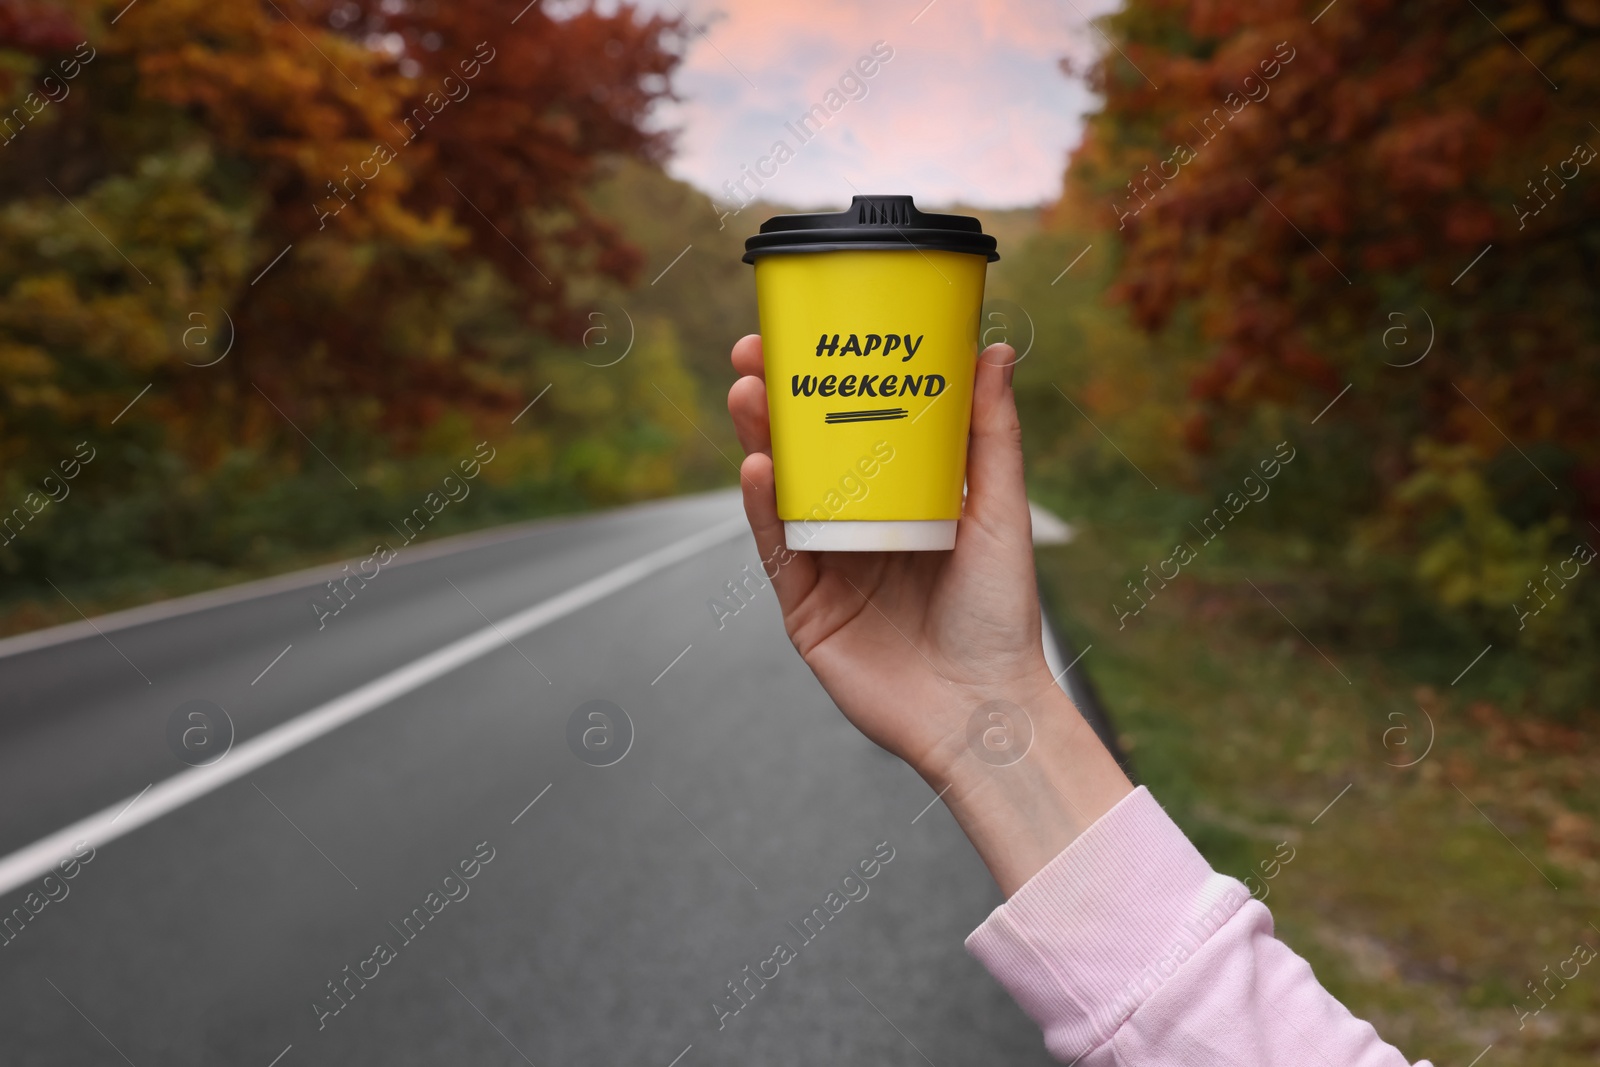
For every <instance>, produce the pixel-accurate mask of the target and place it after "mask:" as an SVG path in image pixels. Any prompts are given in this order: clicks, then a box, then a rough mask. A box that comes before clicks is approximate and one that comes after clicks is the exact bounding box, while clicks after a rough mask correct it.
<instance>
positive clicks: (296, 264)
mask: <svg viewBox="0 0 1600 1067" xmlns="http://www.w3.org/2000/svg"><path fill="white" fill-rule="evenodd" d="M680 45H681V42H680V41H679V39H678V37H677V27H676V23H675V22H673V21H672V20H668V19H663V18H660V17H657V16H644V15H641V14H639V13H638V12H637V11H636V10H635V9H634V8H632V7H630V6H627V5H619V6H616V7H614V8H608V9H607V10H606V11H601V10H597V9H596V8H595V7H593V6H589V5H571V4H569V5H564V7H563V12H562V14H561V15H560V16H559V17H557V16H551V15H549V14H548V13H547V12H546V11H545V10H544V5H542V4H533V5H524V4H513V3H497V2H493V0H467V2H464V3H452V4H440V3H433V2H431V0H406V2H403V3H396V2H394V0H388V2H386V3H384V4H382V5H379V4H372V5H370V6H363V5H361V4H356V3H343V4H327V3H323V2H308V3H300V2H296V0H247V2H244V3H228V4H214V3H207V2H204V0H138V2H137V3H136V4H132V5H129V4H127V3H126V0H121V2H117V0H63V2H55V3H44V2H41V0H0V93H3V94H4V97H5V102H6V113H7V114H12V113H13V112H14V111H15V113H16V121H14V122H13V123H12V125H11V127H10V128H9V129H6V130H4V132H0V141H3V143H0V466H3V469H4V477H3V478H0V481H4V482H5V483H6V484H5V485H3V486H0V488H3V489H5V490H6V491H7V494H8V496H7V498H8V500H9V499H11V498H12V497H16V496H20V495H21V494H22V493H24V492H25V491H26V490H27V485H28V484H30V480H33V481H36V480H37V477H38V476H39V472H41V471H44V470H47V469H48V468H49V466H50V465H51V464H52V463H53V462H55V457H57V456H58V455H63V456H64V455H70V454H71V452H72V448H73V447H74V445H75V443H76V442H78V441H80V440H83V439H84V438H85V437H86V436H94V435H98V436H99V438H100V439H104V440H107V441H110V442H113V443H115V445H116V447H114V448H112V449H110V450H108V453H107V455H108V458H107V459H106V460H103V461H97V462H101V463H102V466H101V468H100V471H99V473H100V474H101V478H100V479H99V482H98V483H97V484H98V485H99V489H98V490H97V491H99V492H104V493H107V494H110V496H108V497H107V498H106V499H105V500H104V501H102V503H103V504H104V506H105V507H106V508H107V509H109V510H107V511H104V512H103V513H102V518H106V519H107V521H105V522H103V523H102V525H104V526H106V527H107V529H108V530H110V529H111V528H112V527H115V526H116V524H117V523H116V522H113V521H111V520H110V519H109V518H107V516H114V515H115V514H116V510H115V508H113V507H111V504H110V503H109V501H110V500H111V499H112V498H113V497H114V498H116V499H126V498H127V497H128V494H130V493H131V492H132V489H131V486H132V485H133V484H134V483H140V484H143V485H145V486H146V496H147V497H148V498H149V499H148V501H147V502H146V504H144V505H141V507H142V508H143V512H141V513H142V514H147V516H159V517H149V518H147V519H143V520H139V521H137V522H135V521H134V520H132V519H128V520H127V522H129V523H131V524H132V525H131V527H130V528H128V529H123V530H120V531H119V532H117V533H115V534H111V533H108V534H107V535H106V536H107V537H111V536H117V537H119V538H121V540H122V541H126V542H129V543H142V544H145V545H146V546H147V547H149V548H150V550H151V551H152V552H154V553H155V554H156V555H157V556H160V555H163V554H173V553H176V554H180V555H181V554H182V552H184V551H189V550H192V549H193V545H194V544H195V542H196V539H197V538H199V537H200V536H201V533H202V531H204V530H206V528H207V524H205V523H197V522H195V521H194V516H195V515H196V514H197V512H196V511H194V510H193V509H192V508H188V507H186V506H185V504H184V502H185V500H186V499H187V498H189V497H191V496H193V497H196V498H198V497H199V496H205V495H206V494H213V495H214V494H215V493H218V492H224V491H227V492H233V493H243V494H244V496H243V497H242V498H239V499H244V500H248V499H249V498H250V497H251V494H254V496H255V497H260V498H263V499H264V498H265V497H267V496H270V494H271V493H272V492H274V491H276V490H275V489H274V488H273V487H275V486H278V485H280V484H282V483H283V481H284V479H288V478H291V477H294V476H296V475H297V472H299V471H302V470H307V469H317V470H322V471H323V472H324V474H326V475H327V476H328V477H333V474H332V471H331V469H330V468H328V467H327V466H324V465H323V464H324V458H323V457H319V454H318V453H319V451H320V452H321V453H323V456H324V457H325V456H329V455H333V456H339V457H340V458H341V459H342V461H343V462H344V464H347V465H350V466H352V467H353V468H356V469H355V470H354V471H353V472H352V473H354V474H355V475H356V476H357V479H359V480H361V481H369V479H367V478H361V477H360V475H361V472H362V471H363V470H366V471H368V472H369V473H370V476H371V477H370V480H373V481H378V482H382V481H383V479H384V478H387V477H390V476H391V474H392V471H391V468H392V461H393V462H397V461H400V460H403V459H404V458H405V457H406V456H408V455H421V454H424V453H426V452H427V451H428V450H430V449H440V448H444V447H446V446H445V445H444V444H443V443H442V442H443V441H445V440H446V439H447V438H452V437H463V436H466V435H470V434H471V433H472V432H473V431H472V426H473V424H474V423H475V422H481V421H483V420H485V419H488V418H490V417H492V418H493V419H494V420H495V421H496V423H497V424H498V423H500V422H502V421H504V422H509V418H510V416H511V415H513V414H515V413H516V412H517V411H518V410H519V409H520V408H521V407H522V406H523V405H524V404H525V403H526V402H527V399H528V393H529V392H530V391H531V390H530V386H531V385H532V384H533V382H534V381H536V380H537V381H541V382H542V383H548V382H549V381H550V380H551V377H552V375H551V374H548V373H542V372H536V367H537V366H538V364H540V362H541V361H544V362H549V361H550V360H551V359H554V358H556V354H557V353H558V352H559V346H560V345H561V343H562V342H563V341H566V342H572V341H574V340H576V338H577V337H578V336H580V334H581V328H582V324H583V322H584V321H585V320H584V317H583V311H584V309H583V308H582V307H577V306H575V305H574V302H573V293H574V292H575V291H578V290H587V289H590V288H592V287H593V285H594V284H595V281H596V280H597V279H610V280H611V281H612V282H615V283H623V282H626V281H628V280H629V279H630V278H632V277H634V276H635V275H636V273H637V270H638V267H639V261H638V255H637V253H636V252H635V251H634V250H633V249H632V248H631V247H630V246H629V244H628V243H627V242H626V241H625V240H624V239H623V237H622V236H621V235H620V234H619V233H618V232H616V231H615V229H614V228H612V227H610V226H608V225H607V224H605V223H604V222H603V221H602V220H600V219H599V218H597V217H596V216H595V214H594V213H593V212H592V211H591V210H590V209H589V208H588V207H587V205H586V200H585V192H586V190H587V189H588V187H589V186H590V185H591V184H592V183H593V181H594V180H595V178H596V177H597V174H598V169H597V168H599V167H600V166H601V162H602V160H603V159H606V158H615V157H617V156H632V157H635V158H639V159H642V160H648V161H656V160H659V159H660V158H661V156H662V154H663V153H664V152H665V151H666V150H667V148H668V142H667V140H666V138H665V135H663V134H661V133H659V132H653V131H650V130H649V129H647V121H646V120H647V116H648V114H649V112H650V110H651V108H652V107H653V105H654V103H655V102H656V101H657V100H659V99H662V98H663V97H664V96H666V95H667V94H668V93H669V91H670V90H669V86H668V80H667V79H668V76H669V75H670V74H671V73H672V71H673V69H674V67H675V65H676V63H677V62H678V56H679V50H680ZM74 57H76V58H74ZM69 69H70V71H71V76H70V77H68V76H67V75H66V73H65V72H66V71H67V70H69ZM52 87H53V88H52ZM30 94H32V95H31V96H30ZM30 101H31V102H30ZM19 109H20V110H19ZM224 351H227V352H228V356H227V358H225V359H222V358H220V357H221V355H222V353H223V352H224ZM662 351H663V352H665V351H666V349H663V350H662ZM662 358H667V359H669V360H670V359H672V358H675V357H672V356H670V355H666V356H663V357H662ZM673 373H674V372H673V371H672V369H671V368H670V367H663V368H662V376H663V380H671V377H672V374H673ZM646 399H647V400H649V401H650V402H651V403H650V404H649V405H647V406H646V408H645V409H643V410H642V411H640V412H638V413H637V415H638V417H639V418H640V419H642V420H643V421H644V423H645V424H647V425H648V424H651V423H652V422H653V420H654V419H655V418H656V417H657V414H658V412H657V408H656V407H655V406H653V405H659V407H660V409H661V410H664V411H666V412H667V413H668V414H670V408H668V407H667V406H666V405H665V404H664V403H661V402H660V400H659V397H658V396H657V395H656V394H654V393H652V394H651V396H650V397H649V398H646ZM564 402H565V401H562V400H559V399H558V400H557V401H556V402H555V403H554V404H552V405H549V407H548V408H547V410H548V411H549V412H550V413H551V415H552V416H554V415H558V414H559V413H560V412H561V411H562V406H561V405H562V404H563V403H564ZM130 404H131V405H132V406H131V407H130ZM672 417H673V418H674V419H676V418H677V416H675V415H673V416H672ZM549 421H550V425H549V426H548V427H547V428H545V429H541V430H539V431H536V432H535V434H534V435H532V436H530V438H529V439H528V441H527V442H526V443H525V447H527V448H528V449H530V450H532V452H531V453H530V454H533V453H537V454H540V455H544V454H546V453H549V454H558V453H560V452H561V451H562V450H563V449H566V448H567V447H569V446H570V445H572V444H574V443H575V442H576V441H577V440H578V438H579V437H581V436H582V435H584V434H587V433H593V432H598V430H597V429H596V428H594V427H592V426H585V425H583V424H582V420H581V419H579V417H578V416H576V415H575V416H573V417H572V419H571V420H569V421H565V422H563V421H561V420H559V419H555V418H552V419H551V420H549ZM677 432H678V430H677V428H676V427H674V428H673V430H672V431H671V432H670V433H669V434H668V435H667V439H673V437H672V435H673V434H675V433H677ZM683 432H689V433H692V432H693V431H692V430H689V429H687V428H685V429H684V431H683ZM540 434H545V435H550V436H546V437H540V436H539V435H540ZM386 471H390V472H391V474H386V473H385V472H386ZM224 472H225V473H226V477H224V476H223V474H224ZM349 480H350V481H351V482H352V484H353V483H354V481H355V480H356V479H349ZM338 484H343V483H342V482H339V483H338ZM668 487H670V486H668ZM662 488H663V487H662V486H660V485H659V484H658V485H657V490H656V491H661V489H662ZM119 492H120V493H122V496H117V494H118V493H119ZM235 503H238V499H236V500H235ZM194 506H195V507H196V508H198V507H201V505H200V504H198V503H196V504H195V505H194ZM349 506H350V507H355V505H349ZM363 506H366V505H363ZM230 507H231V505H230ZM205 508H209V511H208V512H207V513H208V514H211V515H212V516H213V519H214V522H212V524H211V525H212V526H213V527H215V528H217V529H221V528H223V527H227V526H229V525H230V524H233V523H234V519H233V518H231V517H230V516H231V515H232V512H230V510H229V507H224V506H223V505H222V504H220V503H218V502H217V501H216V500H213V501H212V503H211V504H208V505H205ZM57 510H58V511H61V512H63V513H64V512H65V509H57ZM240 510H241V509H240V508H234V509H233V511H234V512H238V511H240ZM92 511H93V509H92V508H87V509H79V511H77V512H75V513H74V515H75V519H74V520H73V521H75V522H77V523H78V526H77V527H76V528H77V529H79V531H80V532H81V533H82V534H83V536H85V537H88V536H90V532H91V531H90V530H89V529H88V526H89V524H88V522H87V520H88V518H89V516H90V515H91V514H92ZM52 514H54V513H52ZM346 517H347V518H349V516H346ZM378 517H379V515H378V512H377V511H373V513H372V514H370V515H367V517H366V519H364V520H362V521H366V520H377V519H378ZM259 518H260V516H259V515H257V516H256V517H255V518H253V519H248V520H247V519H244V518H242V517H240V518H239V519H238V520H237V525H238V526H239V529H237V530H235V531H234V534H235V535H236V536H235V537H234V540H235V542H248V541H249V539H250V535H249V530H248V528H247V527H248V526H249V523H250V522H252V521H256V520H257V519H259ZM52 521H53V520H52ZM60 521H63V522H66V521H68V520H67V519H62V520H60ZM117 521H118V522H120V521H123V520H117ZM315 521H318V520H315V519H313V520H307V523H306V524H307V525H309V524H312V523H314V522H315ZM351 521H354V520H353V519H352V520H351ZM151 523H155V524H157V525H159V526H161V527H162V528H161V529H154V528H152V527H151V525H150V524H151ZM218 536H221V535H220V534H219V535H218ZM230 536H234V535H230ZM306 536H307V537H311V538H312V539H315V538H314V536H313V535H312V534H309V533H308V534H307V535H306ZM163 544H165V545H166V547H164V548H163V547H161V545H163ZM184 545H188V546H190V548H188V549H185V548H183V547H182V546H184ZM80 547H81V546H80ZM102 547H105V548H107V551H108V552H109V546H102ZM54 550H55V549H54V547H53V546H52V545H51V544H50V542H49V539H40V538H34V539H32V540H31V541H30V542H26V543H24V542H19V543H18V544H16V545H12V544H10V543H9V542H8V543H7V544H4V545H0V566H4V567H5V568H6V569H10V570H13V571H15V570H18V569H21V570H23V571H28V570H29V569H30V568H35V569H37V567H39V566H43V564H37V563H29V562H27V559H26V558H25V557H23V556H18V555H16V553H18V552H23V553H27V552H34V553H36V554H37V553H48V552H50V551H54ZM196 551H198V550H196ZM217 551H218V552H219V553H222V554H224V555H225V554H226V552H224V551H223V550H222V549H220V548H219V549H218V550H217ZM229 551H231V550H229ZM81 554H83V553H81V552H80V555H81Z"/></svg>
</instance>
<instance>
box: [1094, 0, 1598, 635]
mask: <svg viewBox="0 0 1600 1067" xmlns="http://www.w3.org/2000/svg"><path fill="white" fill-rule="evenodd" d="M1105 25H1106V29H1107V31H1108V33H1110V34H1111V35H1112V36H1113V37H1114V38H1115V39H1116V40H1117V42H1118V45H1119V49H1120V50H1119V51H1110V52H1108V53H1107V54H1106V55H1105V57H1104V58H1103V59H1102V60H1101V61H1100V62H1099V63H1098V65H1097V66H1096V67H1095V69H1094V71H1093V72H1092V76H1093V79H1094V82H1095V84H1096V86H1097V87H1098V89H1099V90H1100V91H1101V92H1102V93H1103V94H1104V106H1103V108H1102V110H1101V111H1100V112H1099V114H1097V115H1096V116H1094V117H1093V118H1092V119H1091V122H1090V126H1089V133H1088V136H1087V138H1086V140H1085V142H1084V144H1083V146H1082V148H1081V149H1079V151H1078V152H1077V154H1076V156H1075V158H1074V160H1073V165H1072V167H1071V170H1070V175H1069V184H1070V186H1071V190H1070V197H1069V199H1070V200H1071V201H1072V203H1073V204H1074V205H1079V206H1087V207H1088V209H1089V210H1091V211H1093V212H1094V213H1095V215H1096V221H1097V222H1098V223H1099V224H1100V225H1102V226H1103V227H1104V228H1105V229H1106V230H1109V231H1111V233H1112V234H1113V235H1114V236H1115V237H1116V238H1117V239H1118V241H1119V243H1120V247H1121V249H1122V252H1121V260H1120V264H1119V268H1118V279H1117V284H1116V287H1115V296H1116V297H1117V299H1119V300H1120V301H1121V302H1122V303H1123V304H1124V306H1125V307H1126V308H1127V309H1128V310H1129V312H1130V313H1131V314H1132V316H1133V317H1134V319H1135V321H1136V322H1138V323H1139V324H1141V325H1142V326H1143V327H1145V328H1146V329H1148V330H1149V331H1151V332H1153V333H1157V334H1159V335H1161V336H1162V337H1163V338H1165V339H1166V341H1167V342H1168V351H1169V352H1170V353H1171V357H1170V358H1171V360H1172V363H1173V366H1174V367H1179V368H1182V371H1183V373H1185V374H1187V375H1188V377H1189V382H1190V394H1189V402H1188V404H1187V405H1186V407H1185V408H1184V410H1182V411H1180V412H1175V413H1174V414H1175V417H1179V418H1181V419H1182V423H1183V427H1184V437H1185V439H1186V441H1187V443H1188V445H1189V447H1190V448H1191V449H1192V450H1194V452H1195V453H1196V454H1198V455H1199V456H1200V457H1206V456H1212V457H1219V456H1222V455H1226V454H1230V453H1231V451H1232V450H1233V449H1234V448H1236V447H1238V446H1239V445H1240V444H1241V442H1243V441H1248V440H1250V439H1252V438H1253V437H1254V436H1255V435H1256V434H1258V433H1260V432H1261V431H1262V427H1263V426H1264V425H1266V424H1269V423H1270V424H1271V425H1273V426H1274V427H1275V428H1281V427H1282V426H1283V425H1284V424H1285V423H1284V420H1285V419H1286V418H1293V419H1294V420H1295V421H1296V422H1297V423H1298V426H1299V427H1300V432H1301V433H1303V434H1304V435H1305V436H1306V438H1307V439H1308V440H1310V441H1312V442H1313V444H1312V446H1311V447H1313V449H1316V450H1319V451H1321V452H1322V453H1324V455H1325V459H1326V462H1325V463H1324V464H1323V465H1322V466H1321V468H1319V469H1320V471H1321V473H1320V474H1319V475H1318V477H1319V478H1320V479H1321V481H1322V484H1321V485H1320V486H1319V487H1318V493H1317V494H1316V497H1317V504H1316V506H1315V507H1308V508H1306V509H1304V510H1302V511H1301V512H1299V513H1296V514H1292V515H1291V514H1287V513H1285V514H1281V515H1280V521H1282V522H1283V523H1284V527H1285V530H1286V531H1287V532H1289V533H1291V534H1293V535H1294V536H1295V537H1296V538H1297V539H1298V540H1300V541H1301V542H1304V543H1308V544H1314V545H1321V546H1323V550H1324V553H1325V558H1326V559H1327V560H1328V561H1329V563H1330V564H1333V565H1336V567H1338V568H1343V569H1344V570H1345V571H1346V573H1348V574H1352V575H1353V574H1357V573H1361V574H1364V575H1366V576H1367V577H1368V578H1373V579H1374V580H1379V579H1378V578H1376V577H1375V576H1377V575H1379V573H1380V571H1381V570H1382V566H1381V561H1382V560H1385V559H1399V558H1403V559H1405V560H1406V561H1407V562H1406V563H1405V564H1404V569H1405V570H1406V575H1405V580H1406V581H1407V582H1409V583H1412V584H1413V585H1414V586H1415V587H1417V588H1421V589H1425V590H1426V591H1427V592H1428V593H1429V594H1430V595H1431V596H1432V597H1433V598H1434V599H1435V601H1436V602H1437V603H1439V604H1441V605H1442V606H1444V607H1446V608H1448V609H1451V610H1452V611H1458V612H1459V611H1465V612H1467V613H1468V617H1469V618H1472V619H1474V620H1476V621H1475V623H1474V625H1475V626H1476V627H1477V628H1478V630H1479V632H1480V633H1488V634H1494V635H1498V637H1499V638H1500V639H1501V640H1512V641H1516V640H1522V641H1527V640H1529V639H1530V637H1529V627H1527V626H1519V625H1518V623H1519V621H1520V617H1519V616H1518V615H1517V614H1516V613H1515V609H1514V607H1513V605H1514V604H1516V603H1518V602H1519V599H1525V598H1527V597H1528V596H1529V594H1530V592H1532V591H1534V589H1535V588H1536V587H1535V586H1530V584H1529V583H1530V582H1534V581H1536V580H1538V579H1539V578H1540V577H1541V576H1542V575H1544V574H1545V573H1546V571H1545V568H1546V567H1548V566H1551V565H1554V564H1556V563H1557V562H1559V561H1560V560H1562V559H1565V558H1568V556H1569V552H1570V550H1572V549H1573V547H1574V543H1575V542H1582V541H1585V540H1587V541H1588V542H1589V543H1590V544H1594V545H1596V546H1600V530H1596V529H1595V528H1594V526H1593V525H1591V524H1593V523H1595V522H1596V521H1597V520H1600V444H1597V442H1596V438H1595V436H1594V434H1593V432H1592V423H1593V414H1592V412H1593V407H1594V403H1595V391H1596V381H1597V377H1596V375H1597V372H1600V301H1597V300H1596V297H1595V284H1596V282H1595V279H1596V266H1597V262H1600V159H1597V155H1596V149H1597V148H1600V129H1597V128H1596V127H1595V126H1594V125H1592V122H1591V120H1592V119H1593V118H1594V117H1595V116H1597V115H1600V108H1597V107H1596V104H1597V103H1600V12H1596V10H1595V9H1594V8H1593V6H1592V5H1587V4H1580V3H1566V2H1563V0H1552V2H1549V3H1543V2H1540V3H1534V2H1521V3H1514V4H1512V5H1510V6H1509V7H1499V6H1496V7H1492V8H1483V9H1482V10H1481V11H1475V10H1474V9H1473V8H1472V7H1470V6H1469V7H1460V6H1458V5H1455V4H1445V3H1432V2H1425V3H1397V2H1393V0H1338V2H1336V3H1333V4H1325V3H1320V2H1319V3H1313V4H1311V5H1306V4H1301V3H1289V2H1287V0H1252V2H1248V3H1244V4H1217V3H1202V4H1179V3H1175V2H1170V0H1131V2H1130V3H1128V5H1127V6H1126V8H1125V9H1124V10H1123V11H1121V12H1119V13H1117V14H1116V15H1113V16H1111V17H1109V18H1108V19H1107V20H1105ZM1430 346H1431V347H1430ZM1424 352H1427V355H1426V356H1424V355H1423V353H1424ZM1347 388H1348V389H1349V392H1348V393H1347V394H1346V393H1345V390H1346V389H1347ZM1330 404H1332V405H1333V406H1332V407H1331V408H1329V407H1328V405H1330ZM1324 409H1326V410H1324ZM1313 419H1316V420H1317V422H1316V426H1315V428H1312V427H1311V426H1310V423H1311V421H1312V420H1313ZM1316 442H1321V443H1320V444H1318V443H1316ZM1384 581H1387V579H1383V580H1380V581H1379V584H1378V585H1377V586H1375V587H1374V589H1375V590H1377V594H1376V595H1377V597H1378V599H1379V600H1380V601H1381V600H1383V598H1384V596H1385V595H1390V594H1384V593H1383V592H1382V590H1384V589H1390V590H1391V592H1392V595H1399V594H1398V592H1393V590H1394V587H1393V586H1392V585H1385V584H1383V582H1384ZM1391 598H1392V597H1391ZM1546 599H1547V600H1549V599H1551V598H1550V597H1549V596H1548V594H1547V596H1546ZM1554 599H1555V601H1556V603H1555V604H1554V605H1553V606H1552V610H1551V611H1550V612H1549V613H1548V614H1547V615H1546V616H1545V618H1544V619H1542V620H1540V623H1539V625H1538V626H1537V627H1535V629H1538V630H1540V632H1541V634H1542V637H1541V638H1540V640H1543V641H1544V642H1545V643H1546V644H1547V645H1549V646H1550V647H1551V648H1555V649H1558V650H1559V652H1560V653H1561V656H1562V657H1564V658H1566V659H1567V660H1570V659H1571V655H1570V653H1571V652H1572V650H1573V648H1574V647H1575V646H1574V645H1573V642H1574V641H1577V642H1578V644H1579V645H1583V644H1584V643H1585V642H1587V646H1586V647H1591V648H1592V647H1594V645H1595V634H1596V633H1597V632H1600V627H1597V625H1596V620H1600V606H1597V605H1600V600H1597V598H1596V595H1595V594H1594V593H1593V592H1592V591H1588V592H1585V591H1583V590H1582V589H1579V590H1576V591H1574V592H1573V593H1571V594H1568V595H1566V596H1563V597H1558V598H1554ZM1528 603H1536V602H1533V601H1529V602H1528ZM1554 619H1560V620H1565V622H1564V624H1563V625H1560V626H1550V625H1546V624H1549V623H1551V622H1552V621H1553V620H1554ZM1575 635H1586V636H1581V637H1580V636H1575Z"/></svg>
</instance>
